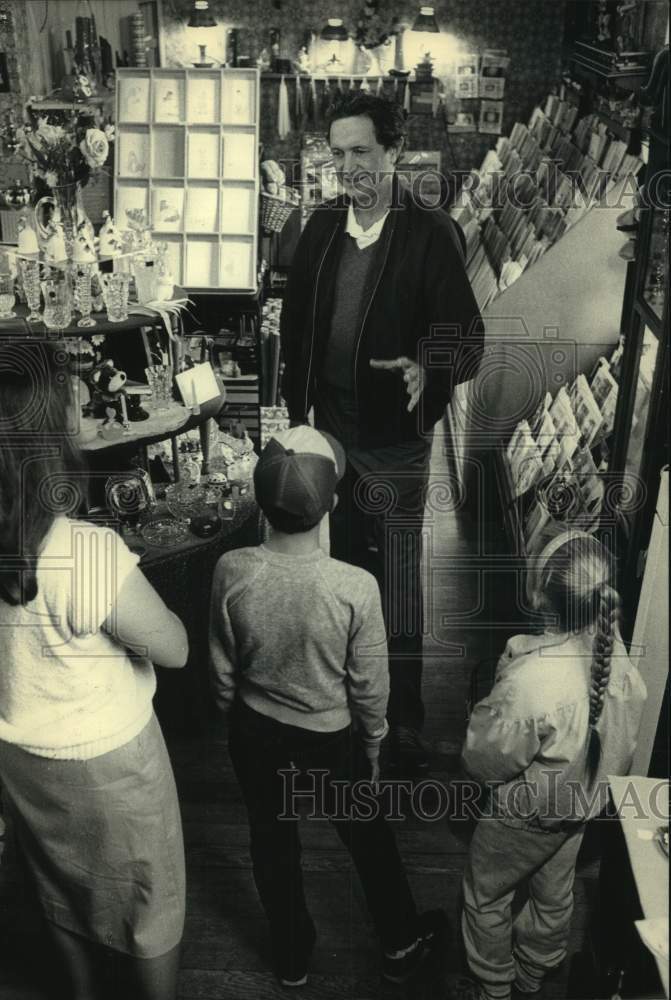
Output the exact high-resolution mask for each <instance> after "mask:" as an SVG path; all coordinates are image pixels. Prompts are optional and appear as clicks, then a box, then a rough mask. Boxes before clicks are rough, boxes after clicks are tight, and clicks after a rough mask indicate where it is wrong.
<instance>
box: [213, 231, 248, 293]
mask: <svg viewBox="0 0 671 1000" xmlns="http://www.w3.org/2000/svg"><path fill="white" fill-rule="evenodd" d="M253 263H254V262H253V259H252V240H251V239H248V240H245V239H236V238H235V237H227V238H225V239H223V240H222V241H221V259H220V268H219V280H220V283H221V287H222V288H251V287H252V286H253V284H254V275H253Z"/></svg>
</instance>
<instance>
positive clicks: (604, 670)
mask: <svg viewBox="0 0 671 1000" xmlns="http://www.w3.org/2000/svg"><path fill="white" fill-rule="evenodd" d="M598 602H599V603H598V608H597V615H596V626H597V628H596V635H595V637H594V642H593V643H592V681H591V685H590V691H589V742H588V744H587V770H588V773H589V776H590V778H592V779H593V778H594V777H595V775H596V772H597V769H598V767H599V760H600V758H601V740H600V738H599V732H598V730H597V723H598V722H599V719H600V717H601V710H602V709H603V702H604V698H605V695H606V689H607V687H608V681H609V680H610V660H611V657H612V655H613V643H614V640H615V625H616V622H617V619H618V617H619V613H620V595H619V594H618V592H617V591H616V590H614V589H613V588H612V587H611V586H610V585H609V584H608V583H602V584H601V586H600V587H599V588H598Z"/></svg>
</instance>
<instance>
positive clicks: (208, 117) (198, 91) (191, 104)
mask: <svg viewBox="0 0 671 1000" xmlns="http://www.w3.org/2000/svg"><path fill="white" fill-rule="evenodd" d="M220 108H221V76H220V75H219V74H218V73H217V75H216V76H215V75H214V74H212V75H209V74H205V75H204V74H203V71H202V70H198V71H197V74H195V75H194V74H190V75H189V82H188V88H187V120H188V121H189V122H191V123H193V124H199V123H200V124H214V123H215V122H218V121H219V118H220Z"/></svg>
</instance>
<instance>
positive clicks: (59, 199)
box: [35, 181, 94, 260]
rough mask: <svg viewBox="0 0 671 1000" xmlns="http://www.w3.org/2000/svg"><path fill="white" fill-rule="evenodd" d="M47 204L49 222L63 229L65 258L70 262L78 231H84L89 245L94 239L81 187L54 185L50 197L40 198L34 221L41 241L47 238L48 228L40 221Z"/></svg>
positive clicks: (77, 185)
mask: <svg viewBox="0 0 671 1000" xmlns="http://www.w3.org/2000/svg"><path fill="white" fill-rule="evenodd" d="M48 204H51V205H52V216H51V221H52V222H53V223H54V224H59V223H60V225H61V226H62V227H63V239H64V240H65V253H66V257H67V259H68V260H72V258H73V255H74V249H75V240H76V238H77V233H78V232H79V230H80V229H82V230H83V231H84V233H85V234H86V236H87V239H88V242H89V243H90V244H91V245H93V239H94V229H93V224H92V222H91V220H90V219H89V217H88V215H87V214H86V211H85V209H84V202H83V200H82V189H81V185H80V184H79V183H78V182H76V181H73V182H72V183H70V184H56V185H55V186H54V187H53V188H52V189H51V194H50V195H45V196H44V198H40V200H39V201H38V203H37V205H36V206H35V221H36V223H37V230H38V234H39V236H40V237H41V239H42V240H43V241H45V240H46V239H48V236H49V229H48V226H47V225H45V223H44V222H43V221H42V209H43V206H44V205H48Z"/></svg>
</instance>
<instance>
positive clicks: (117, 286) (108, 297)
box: [100, 271, 130, 323]
mask: <svg viewBox="0 0 671 1000" xmlns="http://www.w3.org/2000/svg"><path fill="white" fill-rule="evenodd" d="M100 280H101V283H102V286H103V296H104V298H105V307H106V309H107V318H108V320H109V321H110V323H123V321H124V320H125V319H128V286H129V284H130V278H129V276H128V275H127V274H122V273H121V272H119V271H115V272H114V274H101V276H100Z"/></svg>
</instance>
